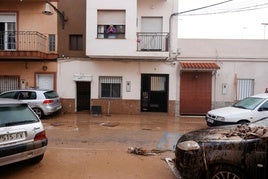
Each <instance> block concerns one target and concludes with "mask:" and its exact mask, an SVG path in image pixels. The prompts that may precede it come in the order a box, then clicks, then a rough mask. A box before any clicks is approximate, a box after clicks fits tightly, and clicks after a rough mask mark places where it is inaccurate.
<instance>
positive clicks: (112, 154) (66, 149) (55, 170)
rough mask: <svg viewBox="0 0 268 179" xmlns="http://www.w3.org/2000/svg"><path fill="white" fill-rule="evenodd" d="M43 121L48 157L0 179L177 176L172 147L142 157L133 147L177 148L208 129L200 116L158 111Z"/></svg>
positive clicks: (2, 172)
mask: <svg viewBox="0 0 268 179" xmlns="http://www.w3.org/2000/svg"><path fill="white" fill-rule="evenodd" d="M42 121H43V123H44V125H45V128H46V132H47V137H48V139H49V144H48V147H47V151H46V154H45V156H44V159H43V160H42V161H41V162H40V163H39V164H35V165H30V164H28V163H25V162H23V163H19V164H15V165H9V166H5V167H1V168H0V178H7V179H9V178H12V179H16V178H19V179H24V178H25V179H31V178H37V179H39V178H40V179H47V178H50V179H54V178H55V179H60V178H74V179H78V178H79V179H108V178H109V179H120V178H124V179H125V178H128V179H132V178H133V179H134V178H135V179H136V178H140V179H147V178H154V179H158V178H159V179H175V178H176V177H175V176H174V174H173V173H172V171H171V170H170V169H169V167H168V165H167V163H166V162H165V161H164V160H163V159H164V158H166V157H170V158H174V153H173V152H172V151H167V152H163V153H160V154H156V155H152V156H142V155H135V154H131V153H128V152H127V151H128V148H129V147H140V148H142V149H145V150H152V149H158V150H172V149H173V145H174V143H175V142H176V140H177V138H178V137H179V136H180V135H181V134H183V133H185V132H188V131H190V130H194V129H199V128H204V127H206V124H205V120H204V118H201V117H198V118H192V117H181V118H174V117H168V116H166V115H157V114H146V115H111V116H92V115H90V114H88V113H77V114H59V115H56V116H52V117H50V118H48V119H45V120H42Z"/></svg>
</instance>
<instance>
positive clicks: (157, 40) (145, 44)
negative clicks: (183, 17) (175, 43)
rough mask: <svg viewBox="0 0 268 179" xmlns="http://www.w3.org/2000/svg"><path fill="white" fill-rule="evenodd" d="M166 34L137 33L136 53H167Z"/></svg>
mask: <svg viewBox="0 0 268 179" xmlns="http://www.w3.org/2000/svg"><path fill="white" fill-rule="evenodd" d="M168 38H169V33H167V32H138V33H137V51H162V52H167V51H168Z"/></svg>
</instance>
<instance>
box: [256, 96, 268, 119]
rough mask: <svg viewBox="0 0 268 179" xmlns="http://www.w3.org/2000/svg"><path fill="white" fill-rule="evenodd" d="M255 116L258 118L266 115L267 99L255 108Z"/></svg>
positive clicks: (267, 115)
mask: <svg viewBox="0 0 268 179" xmlns="http://www.w3.org/2000/svg"><path fill="white" fill-rule="evenodd" d="M256 113H257V117H258V119H261V118H264V117H268V100H266V102H264V103H263V104H262V105H261V106H260V107H259V108H258V109H257V112H256Z"/></svg>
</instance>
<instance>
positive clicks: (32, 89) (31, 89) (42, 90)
mask: <svg viewBox="0 0 268 179" xmlns="http://www.w3.org/2000/svg"><path fill="white" fill-rule="evenodd" d="M12 91H41V92H47V91H54V90H53V89H34V88H28V89H15V90H8V91H3V92H2V93H6V92H12Z"/></svg>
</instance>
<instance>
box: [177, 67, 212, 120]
mask: <svg viewBox="0 0 268 179" xmlns="http://www.w3.org/2000/svg"><path fill="white" fill-rule="evenodd" d="M211 88H212V73H211V72H182V73H181V89H180V113H181V114H182V115H204V114H206V113H207V111H209V110H210V109H211V90H212V89H211Z"/></svg>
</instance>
